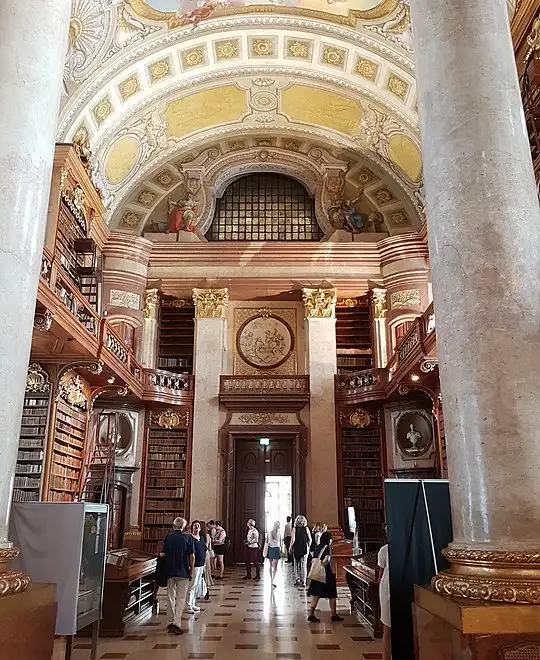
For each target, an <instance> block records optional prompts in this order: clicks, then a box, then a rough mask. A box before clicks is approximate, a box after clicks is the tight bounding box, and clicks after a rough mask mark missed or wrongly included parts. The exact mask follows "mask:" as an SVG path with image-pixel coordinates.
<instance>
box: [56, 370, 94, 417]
mask: <svg viewBox="0 0 540 660" xmlns="http://www.w3.org/2000/svg"><path fill="white" fill-rule="evenodd" d="M86 390H87V386H86V383H85V381H84V380H83V379H82V378H81V376H79V374H78V373H76V372H75V371H68V372H67V373H65V374H63V375H62V376H61V377H60V381H59V383H58V393H57V395H56V399H57V400H58V399H64V401H66V403H69V405H71V406H75V407H76V408H80V409H81V410H86V407H87V403H88V399H87V395H86Z"/></svg>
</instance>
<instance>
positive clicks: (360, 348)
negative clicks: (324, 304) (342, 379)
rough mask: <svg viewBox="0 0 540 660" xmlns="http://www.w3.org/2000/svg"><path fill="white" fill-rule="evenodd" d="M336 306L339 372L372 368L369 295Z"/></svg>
mask: <svg viewBox="0 0 540 660" xmlns="http://www.w3.org/2000/svg"><path fill="white" fill-rule="evenodd" d="M346 303H347V304H339V303H338V306H337V307H336V349H337V367H338V373H339V374H343V373H348V372H351V371H359V370H362V369H370V368H371V367H372V366H373V364H372V347H371V318H370V313H369V305H368V299H367V297H364V298H355V299H352V300H347V301H346Z"/></svg>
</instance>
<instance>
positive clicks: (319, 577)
mask: <svg viewBox="0 0 540 660" xmlns="http://www.w3.org/2000/svg"><path fill="white" fill-rule="evenodd" d="M327 547H328V546H326V545H325V546H324V547H323V549H322V550H321V551H320V552H319V556H318V557H313V560H312V562H311V568H310V570H309V575H308V579H309V580H312V581H313V582H324V583H326V568H325V566H324V564H323V563H322V560H321V557H322V556H323V554H324V551H325V550H326V548H327Z"/></svg>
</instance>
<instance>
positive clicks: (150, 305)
mask: <svg viewBox="0 0 540 660" xmlns="http://www.w3.org/2000/svg"><path fill="white" fill-rule="evenodd" d="M158 308H159V290H158V289H146V291H145V292H144V306H143V314H144V318H145V319H155V318H157V310H158Z"/></svg>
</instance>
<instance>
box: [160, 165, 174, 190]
mask: <svg viewBox="0 0 540 660" xmlns="http://www.w3.org/2000/svg"><path fill="white" fill-rule="evenodd" d="M177 181H178V179H177V178H176V177H174V176H173V175H172V172H170V171H169V170H163V172H160V173H159V174H158V175H157V176H156V177H154V183H157V184H158V186H161V187H162V188H165V189H166V190H168V189H169V188H172V186H173V185H174V184H175V183H176V182H177Z"/></svg>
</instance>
